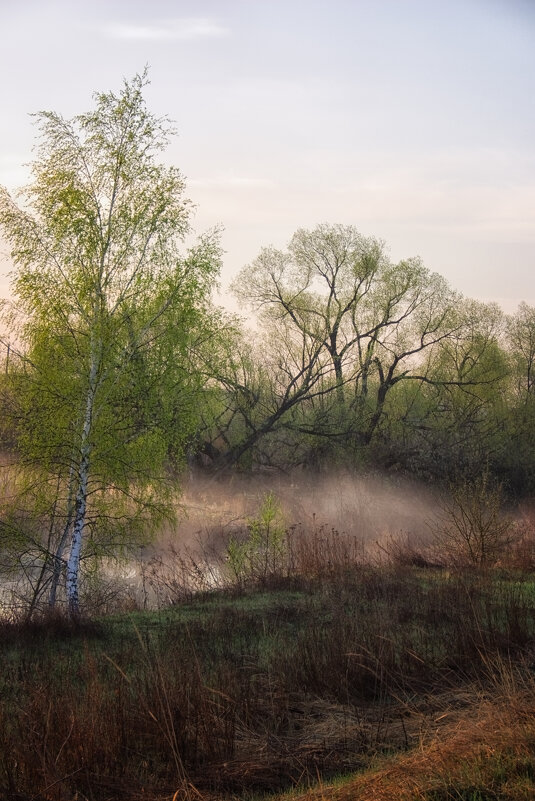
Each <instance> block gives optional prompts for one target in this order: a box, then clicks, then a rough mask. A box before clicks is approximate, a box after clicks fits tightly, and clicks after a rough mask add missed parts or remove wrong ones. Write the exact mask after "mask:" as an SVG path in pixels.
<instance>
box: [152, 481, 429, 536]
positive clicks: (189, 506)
mask: <svg viewBox="0 0 535 801" xmlns="http://www.w3.org/2000/svg"><path fill="white" fill-rule="evenodd" d="M269 492H272V493H273V494H274V495H275V497H276V498H277V500H278V501H279V503H280V505H281V507H282V510H283V513H284V519H285V523H286V524H287V525H288V526H292V525H300V526H302V527H303V528H304V529H310V530H311V531H312V530H313V529H314V528H316V527H319V526H325V527H328V528H329V529H331V528H334V529H336V530H337V531H339V532H340V533H346V534H350V535H352V536H355V537H357V538H359V539H360V540H361V541H362V542H363V543H364V544H369V543H371V542H375V541H377V540H379V541H381V540H382V539H383V538H385V537H388V536H392V535H399V534H408V535H412V536H414V537H417V538H418V539H420V538H426V537H428V536H429V532H430V527H431V526H432V523H433V520H434V519H435V518H436V514H437V509H438V503H439V500H438V493H437V492H436V491H435V490H433V488H430V487H428V486H424V485H423V484H421V483H419V482H417V481H412V480H409V479H407V478H402V477H392V476H389V477H387V476H381V475H373V474H371V475H355V474H350V473H347V472H342V471H340V472H334V471H333V472H331V473H329V474H323V475H321V474H320V475H318V474H306V473H304V472H295V473H293V474H282V473H269V474H263V475H258V474H257V475H252V476H246V475H234V476H231V477H225V478H213V477H206V476H202V475H201V476H195V477H191V478H190V480H189V481H188V482H187V483H186V485H185V487H184V493H183V497H182V503H183V507H184V514H183V516H181V518H180V519H179V522H178V524H177V528H176V531H174V532H173V539H174V538H175V537H176V540H177V542H178V543H184V544H188V543H192V542H193V541H194V540H197V539H198V538H199V535H200V536H201V538H202V536H203V533H204V535H205V536H206V534H208V533H209V532H210V530H211V529H222V530H224V529H225V528H227V529H232V528H235V527H238V526H240V525H243V524H246V523H247V519H248V518H251V517H254V516H255V515H257V514H258V511H259V509H260V508H261V506H262V500H263V498H264V497H265V495H266V494H267V493H269ZM170 533H171V532H168V533H167V536H169V534H170Z"/></svg>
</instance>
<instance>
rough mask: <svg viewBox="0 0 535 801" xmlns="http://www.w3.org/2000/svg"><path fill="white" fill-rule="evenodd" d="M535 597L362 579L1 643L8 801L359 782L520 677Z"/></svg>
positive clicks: (213, 599) (447, 582)
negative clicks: (498, 685)
mask: <svg viewBox="0 0 535 801" xmlns="http://www.w3.org/2000/svg"><path fill="white" fill-rule="evenodd" d="M531 586H532V582H519V581H517V580H516V579H515V580H510V581H507V580H505V579H504V577H503V576H502V577H496V578H493V577H492V576H484V577H482V576H477V575H475V574H471V575H459V576H452V577H449V578H446V577H445V576H444V575H442V574H440V573H437V572H433V571H427V572H426V571H422V570H421V569H414V570H404V571H394V570H389V569H373V568H358V569H355V570H354V571H352V572H347V573H345V574H344V575H343V576H337V577H334V578H333V577H331V578H329V579H326V578H322V579H318V580H306V581H305V580H303V581H302V582H301V584H300V585H299V582H296V581H293V582H292V583H291V584H290V583H289V585H288V587H287V588H284V587H282V588H281V587H279V588H278V589H276V590H273V591H268V590H266V589H265V588H264V589H259V590H256V591H255V590H254V589H250V590H249V591H247V592H244V593H242V594H240V595H236V596H232V595H231V594H229V593H213V594H210V595H204V596H201V597H198V598H194V599H191V600H188V601H184V602H183V603H181V604H179V605H176V606H174V607H171V608H169V609H165V610H161V611H159V612H141V611H138V612H132V613H129V614H122V615H112V616H109V617H106V618H102V619H99V620H96V621H92V622H91V623H90V624H88V625H87V626H81V627H80V628H79V629H77V628H73V627H72V626H70V625H69V624H68V623H66V622H64V621H50V622H48V623H43V624H42V625H39V624H37V623H36V624H34V625H33V626H30V627H20V628H16V627H15V628H13V627H12V628H9V627H4V628H3V629H2V630H1V631H0V638H1V639H2V648H1V650H0V723H2V722H3V729H2V728H1V726H0V732H1V733H0V796H1V797H6V798H9V797H10V795H9V793H12V795H13V794H14V792H15V788H16V792H17V793H19V797H20V798H21V799H23V801H26V798H28V799H29V798H30V797H32V796H31V794H32V793H33V792H34V790H33V789H32V788H38V792H44V788H45V787H47V786H49V785H51V784H53V785H54V787H55V788H57V798H58V799H60V798H63V797H75V794H76V793H78V797H79V798H80V799H84V798H87V799H90V801H104V799H106V801H115V799H119V798H124V797H128V798H132V799H134V798H136V797H138V796H139V797H140V798H141V797H144V798H148V799H162V801H163V799H164V798H167V799H169V798H172V795H173V792H174V790H173V792H171V789H172V788H173V787H174V788H175V789H176V788H177V787H178V784H179V783H180V782H182V781H183V778H184V775H187V776H188V777H189V780H190V781H191V782H193V784H195V785H196V786H197V787H198V788H199V789H200V791H202V792H205V791H206V792H210V793H213V792H217V793H220V794H222V793H230V794H234V795H236V794H238V795H239V794H247V793H248V794H252V793H258V792H265V791H267V790H270V791H274V790H280V789H283V788H284V787H290V786H292V785H296V784H299V783H301V784H305V785H307V784H309V783H313V782H316V781H317V780H318V777H323V780H328V779H329V778H330V777H332V776H334V775H335V774H339V773H347V772H348V771H354V770H362V769H363V768H364V767H366V765H368V764H369V763H370V760H372V759H373V758H374V757H375V756H376V755H377V754H384V753H387V752H396V751H398V750H400V749H401V750H405V749H407V748H410V747H412V746H413V745H414V744H416V743H417V742H418V737H419V736H420V734H421V721H422V715H424V716H430V719H432V718H433V715H434V716H435V717H440V716H441V715H442V714H444V707H445V704H446V702H445V701H444V696H445V694H447V693H450V694H451V693H453V694H454V693H457V695H458V694H459V692H460V690H461V689H462V688H466V687H473V686H474V684H477V685H478V686H480V687H481V688H483V687H484V686H485V685H486V683H488V681H489V674H490V672H492V667H491V666H492V665H493V664H495V663H496V664H497V660H502V661H505V662H507V664H512V665H514V664H518V665H520V664H522V663H523V660H525V656H526V654H527V653H528V652H529V651H530V649H532V647H533V645H534V633H535V596H534V595H533V593H532V592H531ZM493 660H494V661H493ZM489 666H490V667H489ZM482 691H483V690H482ZM463 692H464V691H463ZM466 692H468V700H467V697H466V693H465V696H463V699H462V700H461V701H459V700H458V699H457V700H456V701H455V702H454V706H455V708H457V707H458V706H459V704H460V705H461V706H462V705H465V706H466V705H467V704H469V703H470V695H469V693H470V692H472V690H469V691H466ZM448 703H449V702H448ZM452 703H453V702H452ZM448 714H449V713H448ZM30 754H31V756H32V758H31V760H30V758H29V755H30ZM73 771H75V772H74V773H73ZM71 774H72V775H71ZM528 779H529V776H524V777H523V781H528ZM116 785H117V786H121V788H122V789H121V791H120V792H119V790H117V791H116V790H114V789H113V788H114V787H115V786H116ZM452 786H453V785H452ZM125 787H128V788H129V789H128V794H127V795H125V789H124V788H125ZM39 788H40V789H39ZM461 789H462V788H461ZM464 789H466V790H467V791H468V790H470V791H471V789H473V790H474V792H475V791H476V790H477V789H478V788H477V785H476V784H471V785H470V784H467V785H466V787H465V788H464ZM142 790H143V792H142ZM54 792H56V790H55V791H54ZM463 792H464V790H463ZM24 793H26V796H25V795H24ZM61 793H63V796H62V795H61ZM114 793H115V795H114ZM121 793H122V795H121ZM166 793H167V795H166ZM20 794H22V795H20ZM69 794H70V795H69ZM136 794H137V796H136ZM13 797H15V796H14V795H13ZM461 797H462V796H461ZM51 798H52V799H54V795H52V796H51ZM426 801H430V799H426Z"/></svg>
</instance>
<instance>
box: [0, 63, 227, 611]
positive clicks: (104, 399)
mask: <svg viewBox="0 0 535 801" xmlns="http://www.w3.org/2000/svg"><path fill="white" fill-rule="evenodd" d="M146 84H147V76H146V74H143V75H138V76H136V77H135V78H134V79H133V80H131V81H125V83H124V86H123V89H122V91H121V92H120V93H119V94H114V93H113V92H108V93H99V94H96V95H95V106H94V108H93V109H92V110H91V111H89V112H88V113H85V114H80V115H78V116H76V117H74V118H73V119H72V120H66V119H64V118H63V117H61V116H60V115H59V114H57V113H55V112H41V113H39V114H37V115H36V121H37V125H38V128H39V132H40V138H39V143H38V146H37V153H36V158H35V160H34V162H33V164H32V182H31V184H30V185H29V186H28V187H27V188H26V189H24V190H23V191H22V192H21V195H20V198H19V200H18V202H16V201H15V200H13V199H12V198H11V197H10V196H9V194H8V193H7V191H5V190H2V192H1V194H0V225H1V227H2V230H3V232H4V234H5V235H6V237H7V239H8V240H9V242H10V243H11V255H12V258H13V260H14V263H15V266H16V269H15V272H14V276H13V292H14V295H15V299H16V300H15V306H14V307H13V308H12V309H11V319H12V321H13V319H14V317H15V312H16V316H17V317H18V319H19V320H20V322H21V325H20V326H19V330H18V336H19V339H20V342H21V351H20V360H19V367H18V369H17V370H16V371H13V381H14V382H16V384H17V389H16V394H17V397H18V399H19V403H18V405H17V412H16V418H17V419H16V427H17V430H18V446H19V449H20V451H21V453H22V457H23V459H25V460H26V461H27V462H28V463H32V464H33V465H34V467H35V468H39V470H40V471H42V472H43V473H44V474H46V475H50V474H53V475H55V476H57V477H58V483H57V487H58V490H57V491H58V493H59V495H60V496H61V497H60V502H59V503H58V502H57V500H56V501H55V509H56V515H57V518H58V524H57V527H58V531H57V534H56V542H55V547H54V553H53V559H52V563H55V566H56V568H57V567H58V566H59V565H60V564H61V560H63V556H64V551H65V549H66V552H67V553H68V558H67V563H66V567H67V593H68V601H69V606H70V608H71V611H72V612H73V613H74V614H76V613H77V612H78V606H79V600H78V584H79V581H78V579H79V569H80V557H81V552H82V547H83V543H84V540H85V539H86V538H87V536H88V535H90V534H91V533H95V532H96V531H97V530H98V528H99V527H98V526H94V525H92V521H93V522H94V520H95V519H96V518H100V519H102V518H106V519H107V520H108V522H109V521H111V520H113V519H115V520H122V519H125V520H132V519H133V518H135V517H136V515H139V514H140V513H143V514H142V516H143V517H144V518H145V523H148V518H150V517H151V516H153V515H156V516H158V514H162V513H164V512H165V511H166V505H165V503H164V502H163V501H164V499H165V493H164V492H163V484H165V478H166V471H165V470H164V464H165V461H166V459H168V457H169V456H170V455H172V456H174V457H175V458H178V459H179V458H180V456H181V451H182V450H183V447H184V445H185V443H186V442H187V439H188V437H189V436H190V435H191V433H192V431H193V430H194V428H195V425H196V422H195V420H196V412H195V408H196V401H195V395H196V392H197V390H198V387H199V382H200V381H201V378H200V376H199V374H198V373H196V371H195V370H194V369H192V366H193V364H194V361H193V355H192V349H193V348H194V345H195V338H196V337H198V335H199V330H202V328H203V324H204V321H205V320H207V319H208V316H209V305H210V302H209V298H210V292H211V289H212V287H213V285H214V282H215V280H216V277H217V274H218V269H219V263H220V248H219V243H218V239H217V235H215V234H213V233H212V234H208V235H205V236H203V237H201V239H200V240H199V241H198V242H197V244H196V245H194V246H193V247H192V248H190V249H189V251H188V252H187V253H186V254H185V255H183V254H182V250H181V246H182V242H183V239H184V237H185V235H186V233H187V232H188V231H189V216H190V209H191V205H190V203H189V201H188V200H187V199H186V198H185V197H184V181H183V178H182V176H181V174H180V172H179V171H178V170H177V169H176V168H174V167H168V166H166V165H164V164H162V163H160V162H159V161H158V155H159V153H160V152H161V151H162V150H163V149H164V148H165V146H166V144H167V142H168V139H169V136H170V135H171V134H172V132H173V131H172V127H171V125H170V123H169V121H168V120H167V119H166V118H158V117H155V116H154V115H153V114H151V113H150V112H149V111H148V110H147V108H146V104H145V100H144V97H143V89H144V87H145V85H146ZM52 566H53V565H52Z"/></svg>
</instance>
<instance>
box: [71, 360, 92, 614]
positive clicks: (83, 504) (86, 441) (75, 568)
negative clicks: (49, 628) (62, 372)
mask: <svg viewBox="0 0 535 801" xmlns="http://www.w3.org/2000/svg"><path fill="white" fill-rule="evenodd" d="M91 351H92V356H91V368H90V371H89V388H88V392H87V398H86V408H85V416H84V425H83V430H82V441H81V445H80V465H79V469H78V488H77V491H76V499H75V502H74V520H73V526H72V537H71V550H70V554H69V559H68V561H67V580H66V590H67V603H68V607H69V613H70V615H71V616H72V617H78V615H79V614H80V603H79V596H78V590H79V578H80V557H81V554H82V541H83V534H84V527H85V516H86V510H87V487H88V483H89V469H90V465H91V441H90V437H91V428H92V422H93V409H94V403H95V391H96V386H97V373H98V366H99V358H98V357H97V355H96V353H95V348H94V347H92V348H91Z"/></svg>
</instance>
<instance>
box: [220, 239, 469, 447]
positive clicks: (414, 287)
mask: <svg viewBox="0 0 535 801" xmlns="http://www.w3.org/2000/svg"><path fill="white" fill-rule="evenodd" d="M233 286H234V290H235V292H236V294H237V295H238V296H239V297H240V299H242V300H243V301H245V302H247V303H249V304H250V305H251V306H252V307H253V308H254V309H256V310H257V311H259V312H260V319H261V324H262V326H263V327H264V330H265V332H266V339H267V341H270V339H269V337H270V336H271V337H272V343H273V344H272V348H271V350H270V352H269V353H270V355H269V357H267V358H266V365H267V362H268V361H269V362H270V364H269V366H268V372H269V374H270V375H271V377H272V387H273V391H272V400H271V408H270V410H269V413H268V414H267V415H266V416H265V417H264V423H263V424H259V423H257V424H256V425H255V427H254V431H253V430H251V432H250V435H249V442H251V441H252V439H253V437H255V436H256V437H258V436H263V435H265V433H266V432H267V430H268V429H267V428H266V426H268V427H269V430H273V428H274V426H275V425H277V426H279V428H280V427H281V426H285V427H287V428H293V430H294V431H296V432H299V433H300V434H301V435H305V436H309V435H310V436H313V437H315V438H318V437H320V438H324V439H329V440H330V441H332V442H338V443H343V444H344V447H345V448H346V449H352V450H353V451H357V450H359V449H363V448H366V447H367V446H369V444H370V442H371V441H372V438H373V437H374V436H375V434H376V432H377V431H378V429H379V427H380V425H381V424H382V422H383V420H384V417H385V410H386V404H387V399H388V398H389V397H390V395H391V393H392V392H393V391H394V388H396V387H398V386H399V385H400V384H401V383H407V382H409V381H411V382H418V383H422V382H426V381H430V380H431V378H430V371H431V362H432V358H433V356H434V354H435V353H436V351H437V348H438V346H439V344H440V343H441V342H442V341H443V340H444V339H446V338H448V337H449V336H451V335H452V334H453V333H454V332H455V330H456V327H457V325H458V322H457V317H456V314H455V308H456V305H457V304H458V303H459V297H458V296H457V295H456V294H455V293H454V292H452V290H451V289H449V287H448V286H447V284H446V282H445V281H444V279H442V278H441V277H440V276H438V275H437V274H435V273H432V272H430V271H429V270H427V269H426V268H425V267H424V266H423V265H422V264H421V262H420V260H419V259H408V260H405V261H402V262H400V263H398V264H392V263H391V262H390V261H389V259H388V258H387V254H386V250H385V246H384V244H383V243H382V242H380V241H378V240H376V239H374V238H369V237H368V238H367V237H364V236H362V235H361V234H360V233H359V232H358V231H357V230H356V229H355V228H354V227H353V226H342V225H319V226H317V227H316V228H315V229H314V230H312V231H306V230H298V231H297V232H296V234H295V235H294V236H293V238H292V240H291V242H290V244H289V247H288V250H287V251H286V252H282V251H278V250H275V249H274V248H266V249H264V250H262V251H261V253H260V255H259V256H258V258H257V259H256V260H255V261H254V262H253V263H252V264H251V265H249V266H247V267H245V268H244V269H243V270H242V272H241V273H240V274H239V275H238V277H237V279H236V281H235V282H234V285H233ZM245 444H246V442H245V440H244V442H243V445H244V446H245Z"/></svg>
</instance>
